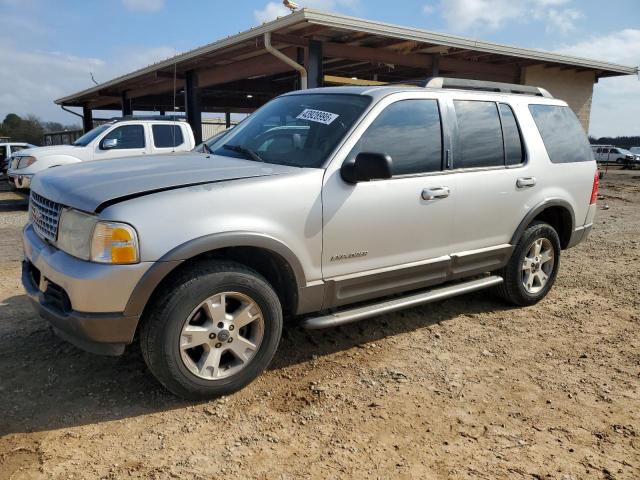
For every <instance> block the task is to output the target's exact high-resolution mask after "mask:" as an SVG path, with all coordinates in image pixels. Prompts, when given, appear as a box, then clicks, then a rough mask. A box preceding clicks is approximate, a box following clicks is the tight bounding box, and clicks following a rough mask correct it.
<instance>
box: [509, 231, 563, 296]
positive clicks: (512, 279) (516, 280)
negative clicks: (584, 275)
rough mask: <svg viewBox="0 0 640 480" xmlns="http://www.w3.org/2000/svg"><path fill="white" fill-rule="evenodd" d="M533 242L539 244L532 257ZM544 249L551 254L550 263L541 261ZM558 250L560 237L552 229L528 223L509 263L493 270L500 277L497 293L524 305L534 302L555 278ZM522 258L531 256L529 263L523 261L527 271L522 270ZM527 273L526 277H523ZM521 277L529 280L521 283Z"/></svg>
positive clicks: (550, 285) (523, 279) (543, 259)
mask: <svg viewBox="0 0 640 480" xmlns="http://www.w3.org/2000/svg"><path fill="white" fill-rule="evenodd" d="M536 242H538V244H540V245H541V246H542V251H541V252H540V254H539V255H538V256H537V257H533V255H532V254H534V253H535V250H532V248H535V247H534V244H535V243H536ZM547 251H550V252H552V254H553V259H552V264H551V265H550V264H549V263H550V261H548V260H547V261H545V258H546V256H545V252H547ZM560 251H561V248H560V237H558V233H557V232H556V231H555V229H554V228H553V227H552V226H551V225H549V224H547V223H543V222H534V223H532V224H531V225H530V226H529V227H527V229H526V230H525V231H524V232H523V233H522V235H521V237H520V240H518V243H517V244H516V247H515V249H514V251H513V254H512V255H511V259H510V260H509V263H508V264H507V265H506V266H505V267H504V268H503V269H501V270H500V271H498V272H497V273H498V275H500V276H501V277H502V278H503V279H504V282H503V283H502V284H500V285H499V286H498V287H497V293H498V295H499V296H500V297H501V298H502V299H504V300H506V301H507V302H509V303H511V304H513V305H518V306H527V305H534V304H536V303H538V302H539V301H540V300H542V299H543V298H544V297H545V296H546V295H547V293H549V290H551V287H552V286H553V284H554V282H555V280H556V276H557V274H558V268H559V267H560ZM525 257H526V258H530V259H531V262H530V263H529V262H527V263H528V265H527V268H529V270H528V272H527V271H525V270H524V268H525V265H524V260H525ZM536 258H537V260H536ZM532 264H535V266H532ZM532 272H541V274H540V275H538V274H534V275H533V276H531V273H532ZM527 273H529V275H530V276H527ZM542 274H544V276H546V280H545V282H544V284H542V278H544V277H543V275H542ZM525 280H529V282H530V285H525Z"/></svg>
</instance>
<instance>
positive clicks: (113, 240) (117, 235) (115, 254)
mask: <svg viewBox="0 0 640 480" xmlns="http://www.w3.org/2000/svg"><path fill="white" fill-rule="evenodd" d="M91 260H92V261H93V262H100V263H120V264H122V263H137V262H139V261H140V255H139V252H138V236H137V235H136V231H135V230H134V229H133V227H132V226H130V225H127V224H125V223H116V222H98V223H97V224H96V228H95V229H94V230H93V239H92V240H91Z"/></svg>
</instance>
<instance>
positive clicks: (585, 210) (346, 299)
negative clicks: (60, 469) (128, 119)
mask: <svg viewBox="0 0 640 480" xmlns="http://www.w3.org/2000/svg"><path fill="white" fill-rule="evenodd" d="M205 150H206V153H195V152H194V153H181V154H172V155H166V156H157V157H154V158H152V159H151V158H139V159H138V160H136V162H134V163H132V162H131V159H115V160H110V161H108V162H89V163H81V164H77V165H72V166H63V167H59V168H55V169H51V170H48V171H47V172H44V173H42V174H40V175H38V176H36V177H35V180H34V183H33V184H32V191H31V200H30V207H29V208H30V222H29V223H28V225H27V226H26V227H25V229H24V249H25V260H24V268H23V283H24V286H25V288H26V290H27V292H28V293H29V295H30V297H31V299H32V300H33V303H34V305H35V306H36V308H37V310H38V311H39V313H40V314H41V315H42V316H43V317H44V318H46V319H47V320H49V321H50V322H51V324H52V325H53V326H54V327H55V330H56V331H57V332H58V333H59V334H60V335H61V336H62V337H63V338H65V339H68V340H69V341H70V342H72V343H74V344H76V345H78V346H80V347H81V348H84V349H86V350H89V351H92V352H96V353H103V354H121V353H122V352H123V350H124V348H125V346H126V345H127V344H130V343H132V342H133V341H134V339H135V338H139V341H140V344H141V349H142V353H143V356H144V359H145V361H146V363H147V365H148V367H149V369H150V370H151V372H152V373H153V374H154V375H155V376H156V377H157V379H158V380H159V381H160V382H161V383H162V384H163V385H164V386H165V387H167V388H168V389H169V390H171V391H172V392H174V393H175V394H177V395H180V396H182V397H186V398H207V397H212V396H216V395H222V394H228V393H230V392H232V391H235V390H237V389H239V388H242V387H243V386H245V385H247V384H248V383H249V382H251V381H252V380H253V379H254V378H256V376H258V375H259V374H260V373H261V372H262V371H263V370H264V369H265V367H266V366H267V365H268V364H269V362H270V360H271V358H272V357H273V355H274V353H275V351H276V348H277V346H278V343H279V340H280V336H281V332H282V329H283V317H285V318H286V317H291V318H295V319H297V321H298V322H299V323H301V324H302V326H304V327H306V328H324V327H331V326H335V325H341V324H345V323H348V322H353V321H356V320H361V319H364V318H367V317H371V316H374V315H379V314H382V313H386V312H390V311H393V310H397V309H399V308H403V307H408V306H413V305H418V304H423V303H427V302H430V301H434V300H439V299H443V298H448V297H451V296H454V295H458V294H462V293H466V292H471V291H476V290H479V289H483V288H489V287H491V288H493V289H494V290H495V291H496V292H497V293H498V294H499V295H501V296H502V297H503V298H504V299H506V300H507V301H509V302H511V303H513V304H516V305H531V304H534V303H536V302H538V301H539V300H541V299H542V298H543V297H544V296H545V295H546V294H547V293H548V292H549V289H550V288H551V286H552V285H553V283H554V280H555V278H556V275H557V273H558V268H559V264H560V255H561V251H562V250H563V249H566V248H569V247H572V246H574V245H576V244H577V243H578V242H580V241H581V240H584V239H585V238H586V236H587V235H588V233H589V231H590V229H591V226H592V223H593V218H594V214H595V210H596V208H595V200H596V195H597V181H598V177H597V174H596V164H595V161H594V160H593V156H592V153H591V149H590V148H589V144H588V142H587V138H586V136H585V134H584V132H583V130H582V128H581V126H580V124H579V123H578V120H577V119H576V117H575V115H574V114H573V113H572V111H571V110H570V109H569V108H568V107H567V104H566V103H564V102H562V101H560V100H555V99H553V98H550V96H549V95H548V93H546V92H545V91H544V90H541V89H537V88H532V87H524V86H521V85H505V84H487V83H484V82H469V81H455V80H452V79H449V80H442V79H435V80H432V81H431V82H429V85H428V87H426V88H420V87H410V86H409V87H407V86H385V87H375V88H368V87H365V88H358V87H338V88H324V89H314V90H305V91H296V92H292V93H289V94H286V95H283V96H280V97H278V98H276V99H274V100H273V101H271V102H269V103H268V104H266V105H265V106H264V107H262V108H261V109H260V110H258V111H257V112H255V113H254V114H252V115H251V116H250V117H248V119H246V120H245V121H244V122H242V123H241V124H240V125H238V126H237V127H236V128H235V129H233V130H232V131H231V132H229V133H228V134H227V135H225V136H223V137H221V138H218V139H217V140H215V141H213V142H211V143H210V144H208V145H207V148H206V149H205Z"/></svg>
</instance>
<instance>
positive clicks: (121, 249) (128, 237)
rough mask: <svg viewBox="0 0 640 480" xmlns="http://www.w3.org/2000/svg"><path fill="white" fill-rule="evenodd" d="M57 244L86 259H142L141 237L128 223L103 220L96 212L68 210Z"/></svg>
mask: <svg viewBox="0 0 640 480" xmlns="http://www.w3.org/2000/svg"><path fill="white" fill-rule="evenodd" d="M57 246H58V248H59V249H60V250H63V251H65V252H67V253H68V254H69V255H73V256H74V257H77V258H80V259H82V260H90V261H92V262H98V263H112V264H125V263H137V262H139V261H140V255H139V249H138V236H137V234H136V231H135V229H134V228H133V227H132V226H130V225H127V224H126V223H117V222H103V221H99V220H98V219H97V218H96V217H94V216H92V215H87V214H86V213H82V212H79V211H77V210H72V209H64V210H63V211H62V214H61V216H60V226H59V228H58V241H57Z"/></svg>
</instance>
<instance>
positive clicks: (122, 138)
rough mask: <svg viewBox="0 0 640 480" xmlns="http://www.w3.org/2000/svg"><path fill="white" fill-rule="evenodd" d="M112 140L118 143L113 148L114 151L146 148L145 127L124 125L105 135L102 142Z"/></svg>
mask: <svg viewBox="0 0 640 480" xmlns="http://www.w3.org/2000/svg"><path fill="white" fill-rule="evenodd" d="M110 139H116V140H117V141H118V142H117V144H116V146H115V147H114V148H113V149H114V150H124V149H127V148H144V127H143V126H142V125H123V126H121V127H118V128H115V129H113V130H112V131H111V132H109V133H108V134H107V135H105V137H104V138H103V139H102V142H103V143H104V141H105V140H110Z"/></svg>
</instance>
